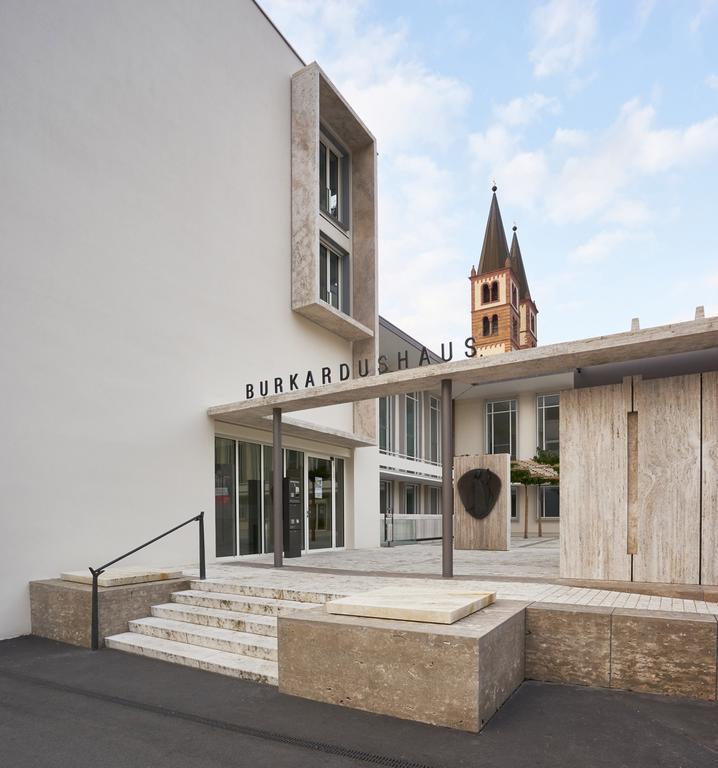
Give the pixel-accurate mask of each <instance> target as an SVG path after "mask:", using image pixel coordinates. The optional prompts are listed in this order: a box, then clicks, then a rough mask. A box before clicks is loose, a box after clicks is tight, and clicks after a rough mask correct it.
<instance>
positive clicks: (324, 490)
mask: <svg viewBox="0 0 718 768" xmlns="http://www.w3.org/2000/svg"><path fill="white" fill-rule="evenodd" d="M332 463H333V462H332V460H331V459H322V458H319V457H317V456H307V491H308V494H307V495H308V497H309V498H308V505H307V549H328V548H329V547H331V546H332V531H333V529H334V519H333V518H334V504H333V497H334V484H333V482H332V479H333V478H332V474H333V472H332V470H333V467H332Z"/></svg>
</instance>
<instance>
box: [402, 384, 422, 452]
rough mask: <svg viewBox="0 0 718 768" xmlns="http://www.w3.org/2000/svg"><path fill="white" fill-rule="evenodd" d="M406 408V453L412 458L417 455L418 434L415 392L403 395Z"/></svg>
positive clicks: (417, 407)
mask: <svg viewBox="0 0 718 768" xmlns="http://www.w3.org/2000/svg"><path fill="white" fill-rule="evenodd" d="M405 403H406V405H405V410H406V455H407V456H408V457H410V458H412V459H415V458H416V457H417V445H418V439H417V436H418V434H419V425H418V421H419V396H418V395H417V394H416V392H412V393H409V394H408V395H406V396H405Z"/></svg>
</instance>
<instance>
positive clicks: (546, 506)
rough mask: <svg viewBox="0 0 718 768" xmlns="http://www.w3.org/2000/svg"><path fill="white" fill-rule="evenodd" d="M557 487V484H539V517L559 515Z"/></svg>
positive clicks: (556, 516)
mask: <svg viewBox="0 0 718 768" xmlns="http://www.w3.org/2000/svg"><path fill="white" fill-rule="evenodd" d="M559 497H560V492H559V487H558V486H557V485H540V486H539V505H540V510H539V511H540V514H541V517H546V518H553V519H556V518H558V517H560V515H559Z"/></svg>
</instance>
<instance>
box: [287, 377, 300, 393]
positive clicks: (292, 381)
mask: <svg viewBox="0 0 718 768" xmlns="http://www.w3.org/2000/svg"><path fill="white" fill-rule="evenodd" d="M298 376H299V374H298V373H293V374H291V375H290V377H289V390H290V392H291V391H292V390H295V389H299V384H297V377H298Z"/></svg>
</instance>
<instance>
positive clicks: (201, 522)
mask: <svg viewBox="0 0 718 768" xmlns="http://www.w3.org/2000/svg"><path fill="white" fill-rule="evenodd" d="M197 521H198V522H199V577H200V579H202V580H204V579H206V578H207V566H206V563H205V559H204V511H202V512H200V513H199V515H198V517H197Z"/></svg>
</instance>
